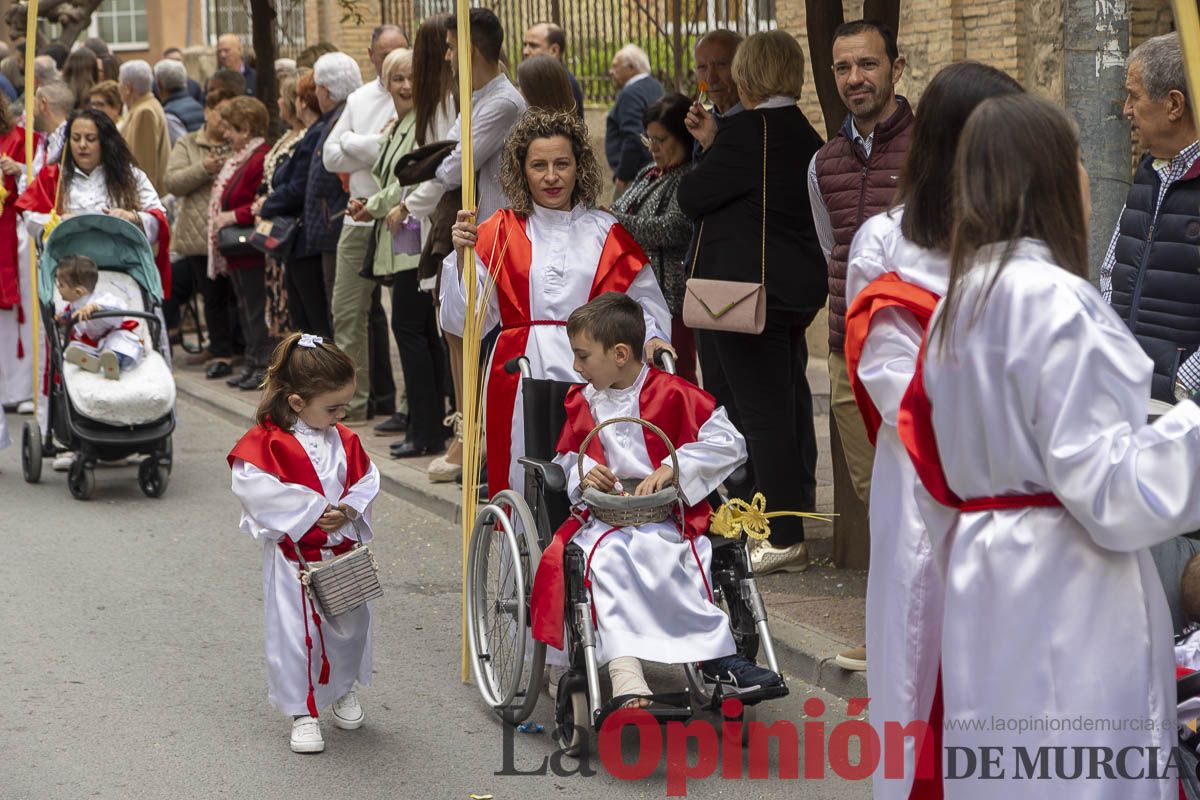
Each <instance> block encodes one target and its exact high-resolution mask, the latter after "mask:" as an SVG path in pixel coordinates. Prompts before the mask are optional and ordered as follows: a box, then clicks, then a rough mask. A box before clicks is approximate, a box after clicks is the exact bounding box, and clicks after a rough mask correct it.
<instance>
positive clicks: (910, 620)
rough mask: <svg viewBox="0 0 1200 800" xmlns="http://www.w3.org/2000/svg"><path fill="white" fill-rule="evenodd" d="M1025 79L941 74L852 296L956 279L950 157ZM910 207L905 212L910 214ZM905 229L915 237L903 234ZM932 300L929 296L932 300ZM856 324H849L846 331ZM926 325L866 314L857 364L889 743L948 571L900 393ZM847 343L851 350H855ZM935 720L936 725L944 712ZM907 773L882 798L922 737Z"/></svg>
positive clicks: (861, 251)
mask: <svg viewBox="0 0 1200 800" xmlns="http://www.w3.org/2000/svg"><path fill="white" fill-rule="evenodd" d="M1020 91H1021V86H1020V84H1018V83H1017V82H1016V81H1015V80H1013V79H1012V78H1011V77H1009V76H1008V75H1006V74H1005V73H1003V72H1001V71H1000V70H998V69H996V68H994V67H989V66H986V65H984V64H980V63H977V62H970V61H968V62H963V63H959V64H953V65H951V66H949V67H946V68H945V69H943V70H941V71H940V72H938V74H937V75H935V76H934V78H933V80H932V81H930V83H929V86H928V87H926V90H925V93H924V94H923V95H922V97H921V108H920V112H919V113H918V114H917V119H916V122H915V123H914V125H913V133H912V143H911V144H910V147H909V151H908V157H907V163H906V164H905V168H904V173H903V175H902V176H901V181H900V189H899V191H898V195H897V203H899V204H900V206H901V207H897V208H895V209H893V210H892V211H889V212H887V213H884V214H879V215H877V216H874V217H872V218H871V219H869V220H867V221H866V223H864V224H863V226H862V227H861V228H860V229H859V231H858V233H857V234H856V235H855V237H854V242H853V243H852V245H851V247H850V257H849V263H848V267H847V274H846V301H847V304H848V307H849V308H850V309H852V311H851V314H855V313H858V312H859V311H860V309H858V308H856V307H855V306H856V304H855V299H856V298H857V297H858V296H859V295H860V294H861V293H862V292H863V290H864V289H866V288H867V287H868V286H869V285H871V284H872V283H873V282H874V281H876V280H877V279H879V278H880V277H882V276H884V275H889V276H890V277H891V278H899V279H900V280H902V281H903V282H904V283H905V284H907V285H911V286H915V287H918V288H919V289H921V290H924V291H925V292H928V293H930V294H931V295H933V296H936V297H937V298H940V297H941V296H942V295H944V294H945V293H946V284H947V282H948V281H949V277H950V261H949V257H948V254H947V251H948V250H949V247H950V233H951V222H952V219H951V210H950V209H949V208H948V207H947V205H946V203H945V198H946V196H947V195H949V193H950V191H951V189H952V172H953V166H954V153H955V148H956V146H957V144H958V138H959V136H960V135H961V133H962V129H963V126H964V125H966V122H967V117H968V116H969V115H970V113H971V111H972V110H974V108H975V107H976V106H978V105H979V103H981V102H983V101H984V100H985V99H987V98H988V97H994V96H997V95H1003V94H1013V93H1016V92H1020ZM905 208H907V209H908V219H907V220H905V219H904V216H905ZM906 233H907V234H908V236H911V237H912V238H911V239H910V238H907V237H906ZM935 299H936V298H935V297H929V301H930V302H934V301H935ZM851 330H853V328H852V326H848V331H847V336H848V339H849V336H850V333H851ZM924 336H925V326H924V325H923V324H922V323H921V321H919V320H918V318H917V316H916V315H915V314H914V313H913V312H912V311H910V310H908V309H906V308H904V307H903V306H900V305H893V306H890V307H886V308H882V309H880V310H879V311H877V312H876V313H875V314H874V315H873V316H871V317H870V322H869V328H868V330H867V333H866V338H865V339H864V340H862V341H861V357H860V358H858V360H857V376H856V377H857V381H858V382H859V383H861V385H862V386H863V388H865V390H866V391H867V393H868V394H869V395H870V399H871V402H872V404H873V405H874V407H875V410H876V411H877V412H878V414H879V417H880V419H879V427H878V430H877V432H876V438H875V462H874V467H873V469H872V472H871V498H870V500H871V502H870V525H871V562H872V564H873V565H874V566H875V568H874V569H871V570H870V571H869V572H868V573H867V609H866V612H867V613H866V633H867V652H868V653H869V656H870V657H869V658H868V659H867V690H868V695H869V696H870V698H871V705H870V708H869V714H870V718H871V721H872V723H873V724H874V726H875V728H876V730H877V731H878V732H879V736H880V741H883V740H884V734H885V731H884V724H885V723H887V722H896V723H900V724H901V725H907V724H909V723H910V722H913V721H914V720H928V719H929V717H930V712H931V708H932V705H933V701H934V692H935V688H936V685H937V673H938V666H939V661H940V659H939V656H940V651H941V635H942V595H943V592H944V588H943V582H942V578H943V568H942V565H940V564H939V563H938V562H936V561H935V560H934V558H933V552H932V548H931V546H930V543H929V536H928V535H927V534H926V532H925V521H924V519H923V518H922V516H921V510H920V508H919V507H918V504H917V485H918V480H917V474H916V472H915V470H914V469H913V466H912V462H911V460H910V459H909V457H908V452H907V451H906V450H905V449H904V444H903V443H902V442H901V441H900V436H899V433H898V432H897V430H896V417H897V414H898V412H899V410H900V400H901V398H902V397H903V396H904V392H905V390H907V389H908V385H909V383H910V382H911V381H912V376H913V372H914V371H915V370H916V362H917V353H918V352H919V351H920V349H921V341H922V339H923V338H924ZM851 349H852V347H851V343H850V342H849V341H847V348H846V351H847V353H850V352H851ZM933 724H935V725H936V724H938V721H937V720H934V721H933ZM904 747H905V750H904V774H903V777H900V778H885V776H884V771H883V769H882V768H881V769H879V770H877V772H876V774H875V775H874V777H873V781H872V789H873V793H874V794H873V796H874V798H875V800H908V798H909V797H910V792H911V790H912V785H913V777H914V775H915V768H914V764H915V750H916V746H915V742H914V740H913V739H911V738H909V739H905V741H904Z"/></svg>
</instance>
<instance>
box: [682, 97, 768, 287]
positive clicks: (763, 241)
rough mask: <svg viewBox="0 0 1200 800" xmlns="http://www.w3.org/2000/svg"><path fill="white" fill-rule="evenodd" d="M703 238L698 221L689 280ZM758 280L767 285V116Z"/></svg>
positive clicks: (701, 222)
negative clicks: (698, 228)
mask: <svg viewBox="0 0 1200 800" xmlns="http://www.w3.org/2000/svg"><path fill="white" fill-rule="evenodd" d="M703 238H704V220H703V219H702V220H700V230H699V232H698V233H697V234H696V249H695V250H694V251H693V252H692V271H691V274H689V275H688V277H689V278H694V277H696V262H697V261H699V260H700V241H701V240H702V239H703ZM759 249H760V252H761V256H760V258H759V271H760V275H759V279H758V282H759V283H760V284H762V285H763V286H765V285H766V283H767V115H766V114H764V115H763V157H762V233H761V235H760V248H759Z"/></svg>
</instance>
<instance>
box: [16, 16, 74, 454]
mask: <svg viewBox="0 0 1200 800" xmlns="http://www.w3.org/2000/svg"><path fill="white" fill-rule="evenodd" d="M37 14H38V0H29V7H28V8H27V9H26V10H25V185H26V186H32V185H33V136H34V133H33V98H34V95H35V94H36V92H34V91H33V61H34V59H35V58H37ZM67 138H68V139H69V138H71V137H70V136H68V137H67ZM67 146H69V143H68V144H65V145H64V147H67ZM49 166H50V165H49V164H47V165H45V168H48V167H49ZM59 180H62V176H61V175H59ZM29 297H30V301H31V305H32V306H33V308H31V309H29V317H30V319H29V331H30V334H29V342H30V344H31V345H32V348H31V349H32V350H33V419H34V424H35V425H37V426H39V427H40V426H41V423H40V422H38V421H37V419H38V402H39V400H40V399H41V398H40V395H41V385H40V383H39V382H38V357H39V355H40V347H39V345H40V344H41V331H40V325H39V322H40V321H41V318H42V311H41V308H42V307H41V302H40V299H39V294H38V274H37V242H35V241H34V240H33V237H32V236H30V237H29ZM33 455H34V458H41V457H42V455H41V453H34V454H33Z"/></svg>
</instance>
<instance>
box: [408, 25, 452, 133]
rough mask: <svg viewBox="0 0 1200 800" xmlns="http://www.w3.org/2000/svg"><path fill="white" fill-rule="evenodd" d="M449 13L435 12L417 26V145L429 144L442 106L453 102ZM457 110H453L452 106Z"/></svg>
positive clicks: (415, 58)
mask: <svg viewBox="0 0 1200 800" xmlns="http://www.w3.org/2000/svg"><path fill="white" fill-rule="evenodd" d="M449 18H450V15H449V14H434V15H433V16H431V17H428V18H426V20H425V21H424V22H422V23H421V27H419V28H417V36H416V41H415V42H414V43H413V73H412V74H413V109H414V110H415V111H416V112H417V118H416V120H415V122H414V124H415V125H416V129H417V147H423V146H425V145H426V144H429V143H428V142H426V141H425V134H426V133H428V132H429V123H430V122H431V121H432V120H433V119H434V118H435V117H436V116H437V113H438V107H439V106H441V105H442V104H443V103H449V102H451V100H450V99H448V98H450V97H452V95H453V93H454V73H453V72H452V71H451V69H450V64H449V62H447V61H446V20H448V19H449ZM452 110H453V109H452Z"/></svg>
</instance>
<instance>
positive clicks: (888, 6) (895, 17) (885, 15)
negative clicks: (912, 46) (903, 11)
mask: <svg viewBox="0 0 1200 800" xmlns="http://www.w3.org/2000/svg"><path fill="white" fill-rule="evenodd" d="M863 19H873V20H875V21H876V22H882V23H883V24H884V25H887V26H888V27H889V28H891V29H892V33H896V34H899V31H900V0H863Z"/></svg>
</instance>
